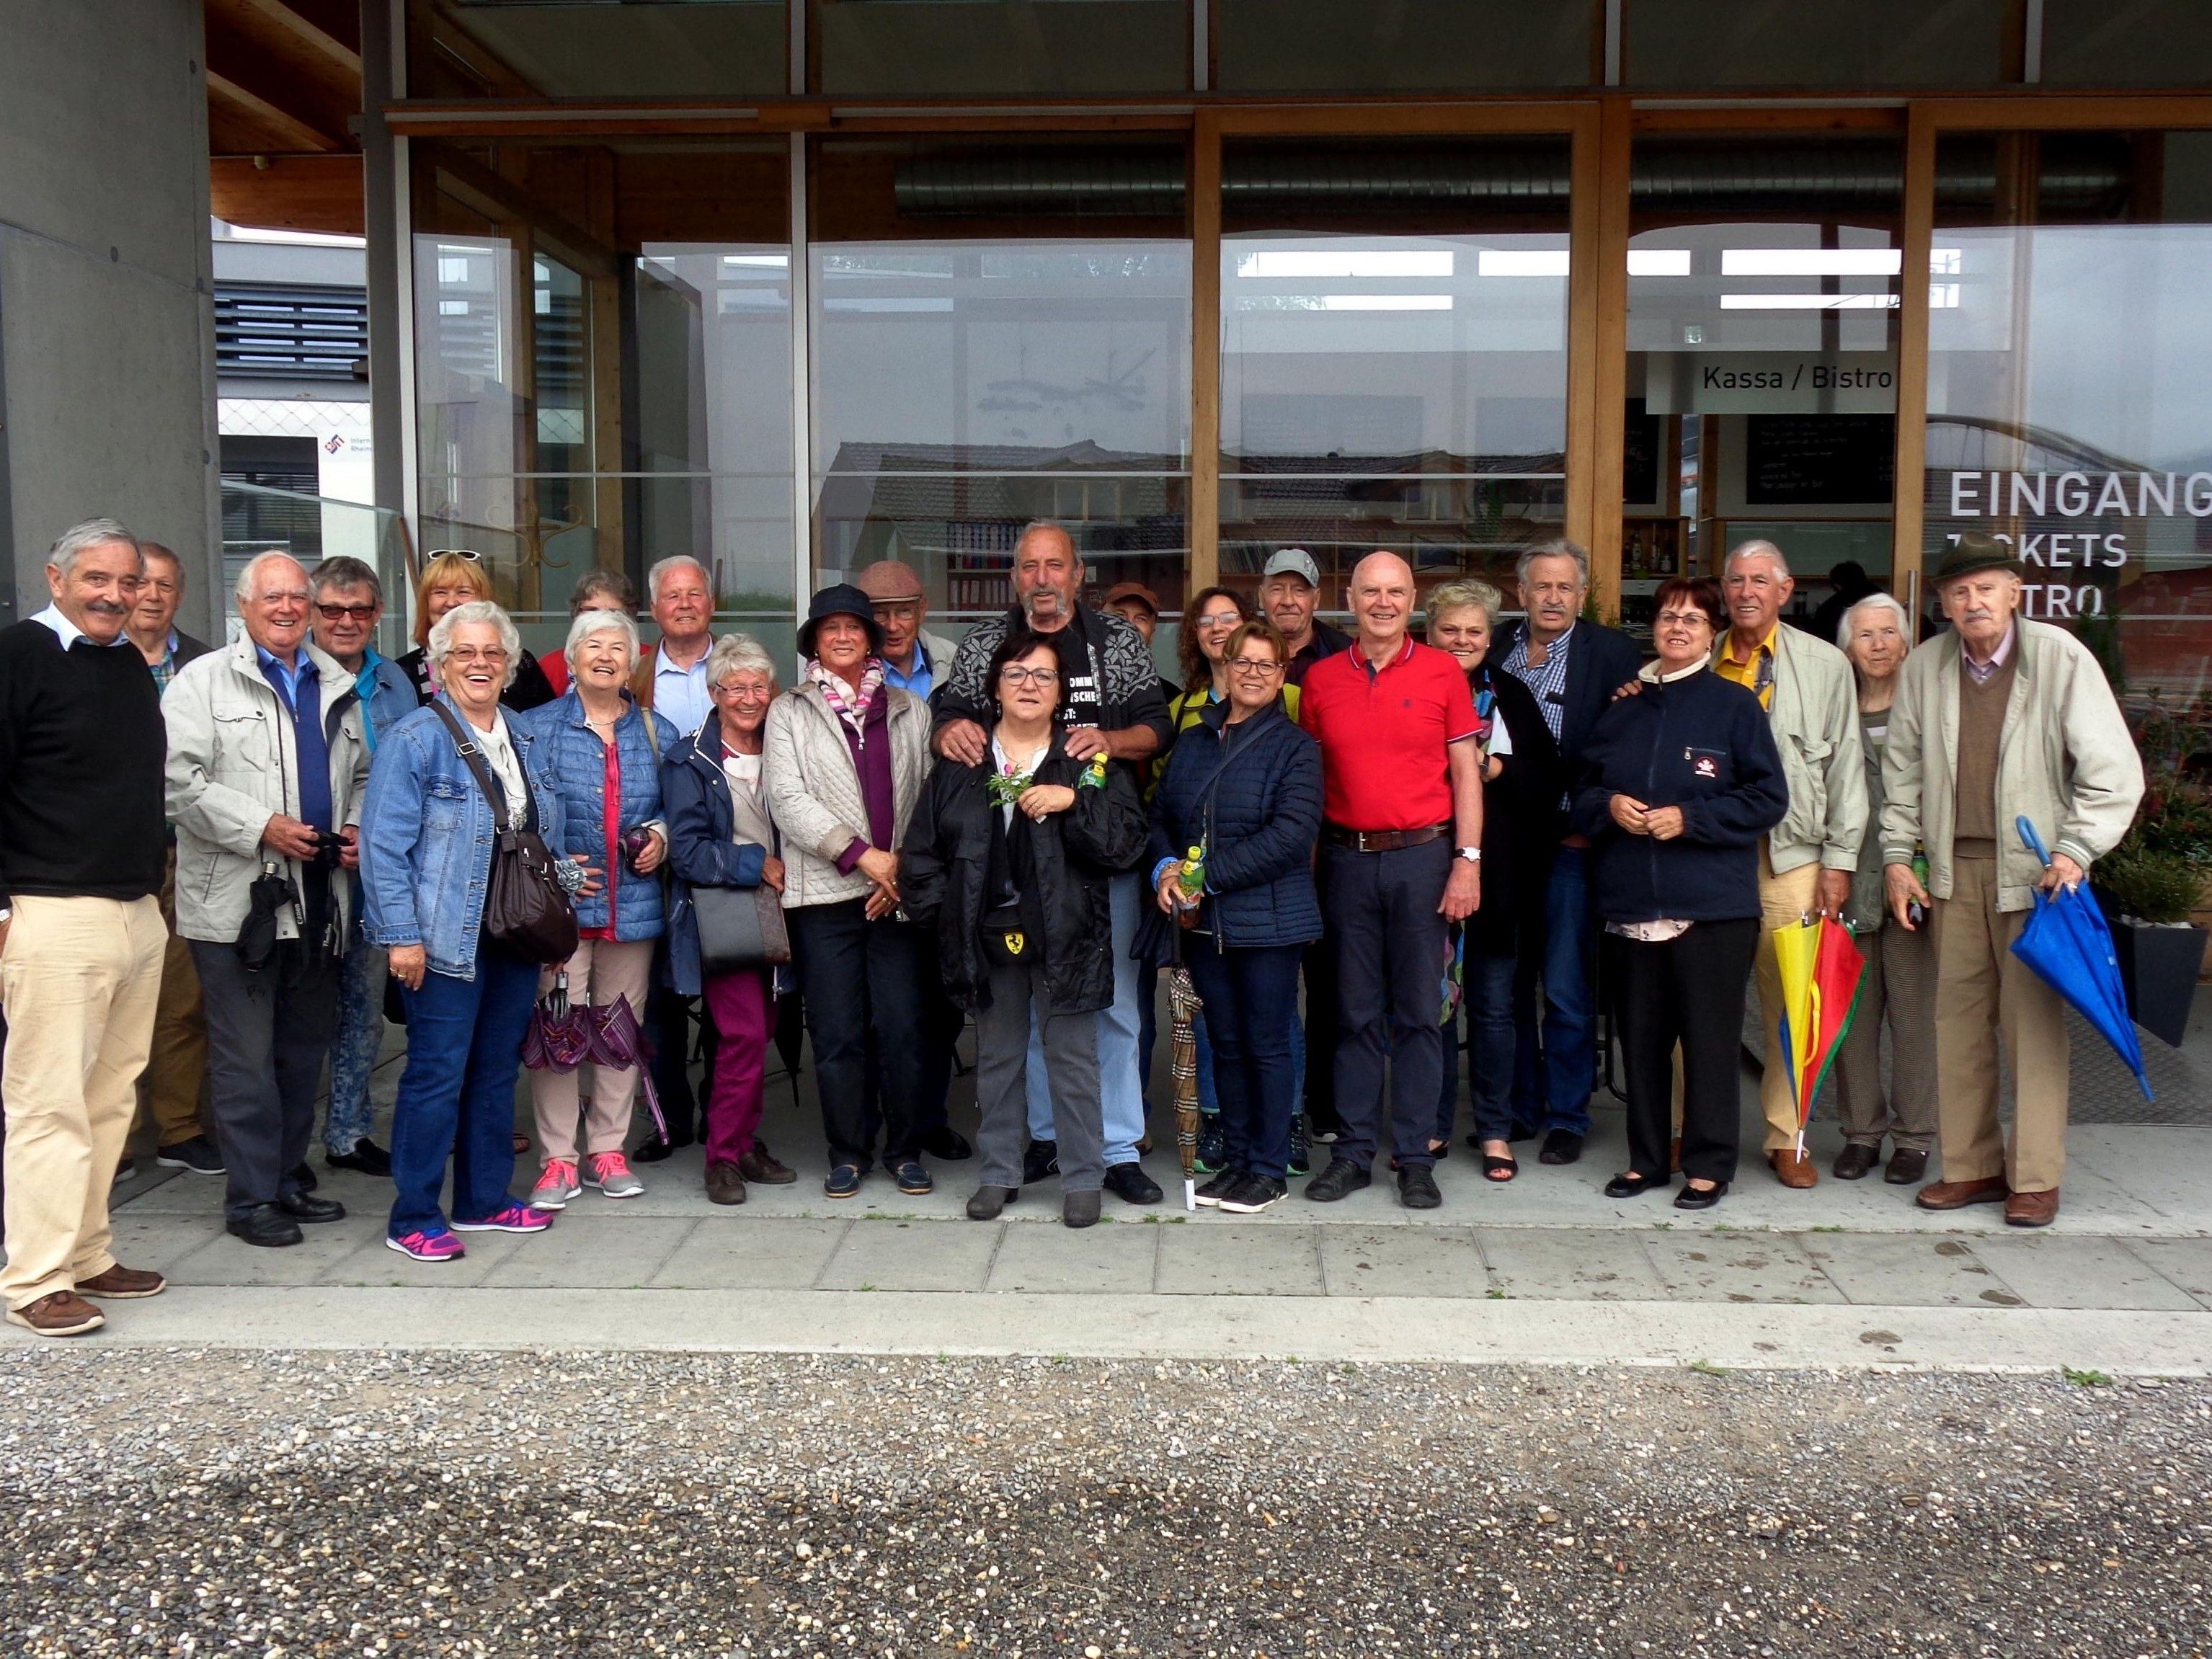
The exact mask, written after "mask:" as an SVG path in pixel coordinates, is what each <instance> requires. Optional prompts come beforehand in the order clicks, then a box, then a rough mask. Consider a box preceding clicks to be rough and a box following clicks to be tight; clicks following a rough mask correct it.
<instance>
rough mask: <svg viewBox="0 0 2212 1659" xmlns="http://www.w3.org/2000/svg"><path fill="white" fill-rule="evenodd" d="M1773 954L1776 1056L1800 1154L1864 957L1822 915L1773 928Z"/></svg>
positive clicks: (1853, 1004)
mask: <svg viewBox="0 0 2212 1659" xmlns="http://www.w3.org/2000/svg"><path fill="white" fill-rule="evenodd" d="M1774 957H1775V961H1776V963H1778V965H1779V966H1780V968H1781V969H1782V1056H1783V1061H1784V1064H1785V1065H1787V1066H1789V1067H1790V1088H1791V1090H1792V1091H1793V1094H1794V1096H1795V1098H1796V1102H1797V1150H1798V1152H1800V1153H1801V1154H1802V1152H1804V1150H1805V1125H1806V1122H1807V1121H1808V1119H1810V1118H1811V1116H1812V1115H1813V1097H1814V1096H1815V1095H1817V1094H1819V1093H1820V1083H1821V1080H1822V1079H1825V1078H1826V1076H1827V1075H1828V1068H1829V1067H1830V1066H1832V1065H1834V1064H1835V1060H1836V1054H1837V1052H1838V1050H1839V1049H1841V1048H1842V1047H1843V1044H1844V1033H1846V1032H1847V1031H1849V1030H1850V1029H1851V1015H1852V1013H1853V1012H1855V1011H1856V1010H1857V1007H1858V1000H1859V982H1860V981H1861V980H1862V979H1863V977H1864V976H1865V974H1866V959H1865V958H1864V957H1862V956H1860V954H1859V950H1858V946H1857V945H1856V944H1854V943H1853V942H1852V939H1851V930H1850V928H1848V927H1844V925H1843V924H1842V923H1841V922H1838V921H1832V920H1830V919H1829V918H1828V917H1826V916H1819V917H1807V918H1804V919H1802V920H1801V921H1798V922H1797V923H1796V924H1795V925H1794V926H1792V927H1778V928H1776V929H1775V930H1774Z"/></svg>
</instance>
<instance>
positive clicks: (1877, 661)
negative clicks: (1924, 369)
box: [1835, 593, 1936, 1187]
mask: <svg viewBox="0 0 2212 1659" xmlns="http://www.w3.org/2000/svg"><path fill="white" fill-rule="evenodd" d="M1836 643H1837V644H1838V645H1839V646H1841V647H1843V648H1844V654H1845V655H1846V656H1848V657H1850V659H1851V665H1852V667H1854V668H1855V669H1857V671H1858V682H1859V735H1860V737H1861V738H1862V739H1863V747H1864V748H1865V750H1866V769H1867V800H1868V802H1869V811H1868V814H1867V834H1866V840H1865V841H1864V842H1863V843H1862V844H1861V846H1860V848H1859V867H1858V874H1857V879H1856V880H1854V881H1853V882H1852V883H1851V900H1850V904H1849V905H1848V906H1847V907H1845V908H1844V921H1847V922H1849V923H1850V927H1851V931H1852V933H1854V934H1855V935H1856V936H1857V941H1858V947H1859V954H1860V955H1862V956H1863V957H1865V958H1866V964H1867V966H1866V975H1865V977H1864V978H1863V979H1862V980H1861V981H1859V1003H1858V1012H1857V1014H1856V1015H1855V1016H1854V1017H1853V1018H1852V1020H1851V1029H1850V1032H1849V1033H1848V1034H1847V1035H1846V1036H1844V1046H1843V1049H1842V1052H1840V1053H1839V1054H1837V1056H1836V1091H1837V1097H1838V1104H1839V1108H1840V1115H1841V1116H1842V1118H1843V1121H1844V1150H1843V1151H1842V1152H1838V1154H1837V1155H1836V1164H1835V1170H1836V1176H1837V1178H1838V1180H1841V1181H1857V1180H1860V1179H1862V1178H1863V1177H1864V1176H1865V1175H1866V1173H1867V1172H1868V1171H1869V1170H1871V1169H1873V1168H1874V1166H1875V1164H1879V1163H1881V1138H1882V1136H1883V1135H1884V1134H1885V1133H1887V1135H1888V1136H1889V1139H1890V1145H1891V1148H1892V1150H1891V1152H1890V1155H1889V1168H1888V1169H1887V1170H1885V1171H1884V1172H1883V1175H1882V1179H1883V1180H1885V1181H1889V1182H1895V1183H1896V1184H1897V1185H1899V1186H1900V1187H1906V1186H1911V1185H1913V1184H1915V1183H1917V1182H1920V1181H1923V1180H1925V1179H1926V1178H1927V1175H1928V1152H1929V1148H1930V1147H1932V1146H1934V1145H1935V1144H1936V1013H1935V1010H1936V947H1935V945H1934V944H1933V943H1932V940H1933V939H1934V933H1933V931H1932V930H1931V929H1929V928H1925V927H1923V928H1922V929H1920V930H1919V931H1918V932H1917V933H1914V932H1909V931H1907V930H1906V929H1905V928H1904V927H1899V925H1898V923H1897V921H1896V919H1895V918H1894V917H1893V916H1892V915H1890V913H1889V907H1888V905H1887V904H1886V903H1885V902H1883V898H1884V893H1883V888H1882V870H1881V752H1882V750H1883V749H1884V748H1885V747H1887V744H1888V742H1889V709H1890V704H1891V703H1892V702H1893V701H1894V700H1895V698H1896V696H1897V671H1898V670H1899V668H1901V667H1903V666H1904V665H1905V653H1907V652H1909V651H1911V649H1912V619H1911V617H1910V615H1908V614H1907V612H1906V611H1905V607H1904V606H1903V605H1899V603H1898V602H1897V601H1896V600H1895V599H1892V598H1891V597H1890V596H1889V595H1888V594H1887V593H1870V594H1869V595H1868V596H1867V597H1866V598H1865V599H1861V600H1860V601H1859V602H1858V603H1857V605H1853V606H1852V607H1851V608H1850V610H1849V611H1845V612H1844V620H1843V623H1842V625H1841V626H1840V627H1839V628H1838V629H1837V632H1836ZM1885 1024H1887V1026H1888V1027H1889V1041H1890V1057H1891V1066H1890V1075H1891V1077H1892V1079H1893V1085H1892V1088H1891V1091H1890V1094H1889V1097H1888V1098H1887V1099H1885V1098H1884V1097H1883V1095H1882V1088H1881V1031H1882V1027H1883V1026H1884V1025H1885Z"/></svg>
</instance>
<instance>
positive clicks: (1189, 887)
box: [1176, 847, 1206, 927]
mask: <svg viewBox="0 0 2212 1659" xmlns="http://www.w3.org/2000/svg"><path fill="white" fill-rule="evenodd" d="M1176 894H1177V895H1178V897H1177V901H1176V921H1180V922H1181V923H1182V925H1183V926H1184V927H1197V926H1198V902H1199V900H1200V898H1202V897H1203V896H1205V894H1206V849H1205V848H1202V847H1194V848H1191V849H1190V850H1189V852H1188V853H1187V854H1184V856H1183V861H1182V871H1181V872H1179V873H1178V874H1177V875H1176Z"/></svg>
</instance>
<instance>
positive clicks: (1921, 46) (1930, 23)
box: [1625, 0, 2020, 87]
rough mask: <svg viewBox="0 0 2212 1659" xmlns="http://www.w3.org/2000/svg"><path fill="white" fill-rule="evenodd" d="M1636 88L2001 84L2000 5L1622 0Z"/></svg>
mask: <svg viewBox="0 0 2212 1659" xmlns="http://www.w3.org/2000/svg"><path fill="white" fill-rule="evenodd" d="M1626 17H1627V27H1628V34H1627V41H1626V65H1625V69H1626V76H1627V79H1628V82H1629V84H1631V85H1632V86H1639V87H1717V86H1737V87H1834V86H1854V87H1985V86H1990V85H1993V84H1995V83H1996V82H1997V81H1998V80H1999V79H2001V78H2002V64H2003V61H2004V56H2005V52H2004V48H2005V44H2006V32H2007V29H2008V27H2009V28H2010V30H2011V31H2012V33H2013V34H2014V36H2015V38H2017V34H2018V31H2019V28H2020V23H2019V21H2018V13H2017V11H2016V10H2015V8H2014V7H2013V6H2012V5H2011V4H2009V3H2008V0H1854V3H1852V4H1850V5H1775V4H1773V3H1771V0H1630V3H1629V4H1628V6H1627V7H1626Z"/></svg>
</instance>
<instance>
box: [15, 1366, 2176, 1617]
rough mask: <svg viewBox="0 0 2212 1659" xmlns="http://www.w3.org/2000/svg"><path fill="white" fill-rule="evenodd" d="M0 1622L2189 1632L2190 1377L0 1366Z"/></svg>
mask: <svg viewBox="0 0 2212 1659" xmlns="http://www.w3.org/2000/svg"><path fill="white" fill-rule="evenodd" d="M0 1390H4V1395H0V1399H4V1410H3V1411H0V1425H4V1426H0V1536H4V1537H5V1538H6V1539H7V1541H8V1546H9V1556H10V1558H11V1565H12V1571H9V1572H8V1573H7V1574H5V1575H0V1650H4V1651H5V1652H6V1653H9V1654H26V1655H64V1654H66V1655H80V1654H131V1655H163V1656H204V1655H211V1654H218V1653H224V1654H227V1653H233V1652H236V1653H247V1654H252V1655H256V1656H261V1659H283V1656H295V1655H307V1654H339V1653H344V1654H395V1655H398V1654H404V1655H417V1654H470V1655H474V1654H485V1655H494V1656H500V1659H529V1656H556V1655H559V1656H567V1655H593V1656H597V1655H624V1656H627V1655H643V1654H670V1655H685V1656H691V1655H708V1656H713V1655H724V1654H732V1655H735V1654H744V1655H762V1656H813V1655H823V1656H842V1655H880V1654H894V1655H901V1656H904V1655H926V1656H939V1655H956V1654H969V1655H988V1656H992V1659H1019V1656H1024V1655H1043V1654H1054V1655H1061V1654H1079V1655H1085V1656H1089V1659H1104V1656H1107V1655H1116V1656H1120V1655H1146V1656H1152V1655H1161V1656H1182V1655H1220V1656H1236V1659H1252V1656H1262V1655H1276V1656H1286V1655H1332V1656H1334V1655H1346V1656H1370V1655H1390V1654H1454V1655H1462V1654H1463V1655H1491V1654H1496V1655H1513V1656H1527V1655H1559V1656H1577V1659H1579V1656H1589V1655H1600V1654H1603V1655H1614V1654H1618V1655H1623V1656H1631V1659H1634V1656H1643V1655H1653V1656H1658V1655H1669V1656H1672V1655H1716V1656H1717V1655H1799V1654H1838V1655H1840V1654H1851V1655H1891V1654H1895V1655H1912V1656H1916V1659H1917V1656H1945V1655H1976V1656H1979V1655H1990V1656H2004V1659H2019V1656H2028V1655H2064V1656H2069V1659H2074V1656H2100V1655H2112V1656H2128V1659H2132V1656H2167V1655H2193V1654H2202V1653H2205V1652H2207V1651H2212V1593H2209V1592H2208V1589H2207V1585H2206V1579H2207V1577H2208V1576H2212V1575H2208V1573H2207V1571H2206V1555H2207V1553H2208V1549H2212V1480H2208V1479H2207V1474H2208V1465H2212V1385H2208V1384H2206V1383H2202V1382H2173V1383H2166V1384H2165V1385H2163V1386H2160V1385H2155V1384H2136V1383H2128V1384H2124V1385H2120V1386H2110V1385H2104V1386H2100V1385H2098V1384H2097V1383H2095V1382H2094V1381H2093V1380H2088V1379H2084V1380H2070V1381H2069V1380H2068V1379H2065V1378H2063V1377H2028V1378H2024V1377H1989V1376H1863V1375H1818V1374H1750V1373H1741V1374H1705V1373H1700V1372H1696V1371H1673V1370H1665V1371H1662V1370H1609V1371H1589V1372H1576V1371H1565V1370H1517V1371H1516V1370H1474V1369H1455V1368H1446V1367H1423V1366H1383V1367H1374V1366H1369V1367H1359V1368H1353V1367H1349V1366H1344V1365H1337V1364H1330V1365H1325V1366H1324V1365H1298V1364H1226V1365H1225V1364H1185V1363H1167V1364H1133V1363H1122V1364H1109V1363H1098V1362H1089V1361H1054V1360H1051V1359H1033V1360H1017V1361H984V1360H966V1359H958V1360H936V1361H932V1360H921V1359H896V1360H877V1361H870V1360H865V1359H848V1358H775V1357H768V1358H751V1357H726V1356H702V1357H690V1356H680V1355H678V1356H669V1355H644V1354H639V1355H604V1354H602V1355H569V1354H562V1353H543V1354H509V1355H456V1354H435V1355H407V1354H399V1355H394V1354H376V1353H368V1354H362V1353H352V1354H322V1353H316V1354H300V1353H276V1354H270V1353H236V1352H186V1351H169V1352H151V1351H145V1350H132V1351H121V1350H116V1351H111V1352H100V1351H98V1350H96V1349H92V1348H63V1347H60V1346H49V1347H44V1348H40V1349H35V1350H30V1349H12V1350H9V1351H7V1352H4V1353H0Z"/></svg>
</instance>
